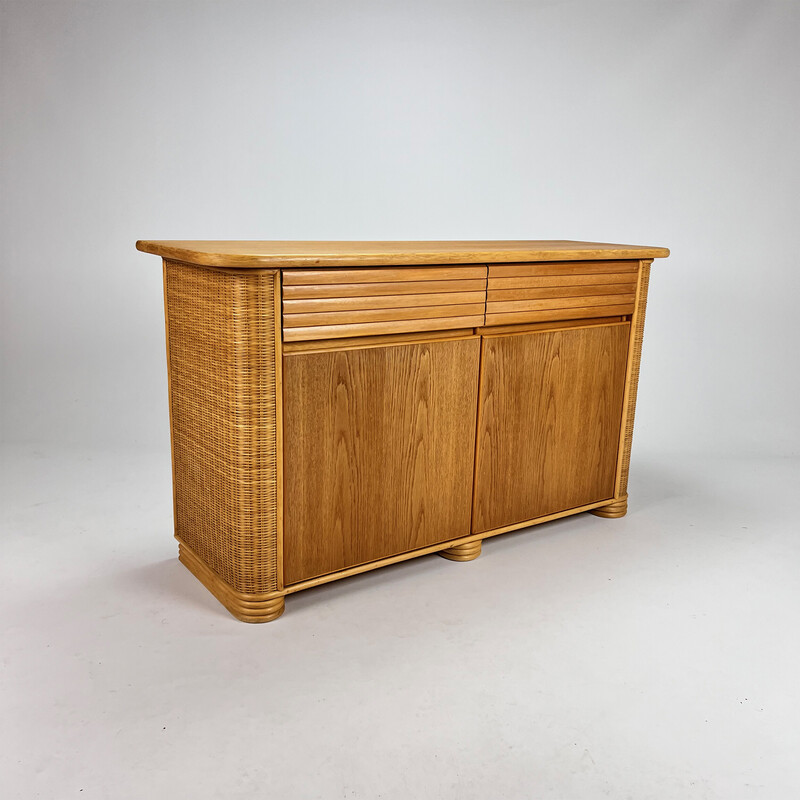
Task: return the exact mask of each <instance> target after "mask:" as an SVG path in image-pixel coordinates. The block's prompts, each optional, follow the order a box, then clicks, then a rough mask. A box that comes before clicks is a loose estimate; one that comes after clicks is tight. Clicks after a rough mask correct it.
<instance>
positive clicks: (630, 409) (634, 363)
mask: <svg viewBox="0 0 800 800" xmlns="http://www.w3.org/2000/svg"><path fill="white" fill-rule="evenodd" d="M650 263H651V262H650V261H643V262H642V265H641V272H640V276H639V290H638V294H637V298H636V313H635V315H634V320H633V339H632V341H631V347H632V348H633V350H632V354H631V374H630V377H629V379H628V381H629V389H628V404H627V408H626V410H625V430H624V432H623V434H622V435H623V445H622V460H621V464H620V472H619V485H618V487H617V492H616V494H617V497H626V496H627V494H628V472H629V470H630V465H631V445H632V443H633V420H634V416H635V415H636V395H637V392H638V388H639V367H640V365H641V362H642V340H643V339H644V318H645V312H646V311H647V289H648V286H649V283H650Z"/></svg>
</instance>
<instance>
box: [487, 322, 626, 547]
mask: <svg viewBox="0 0 800 800" xmlns="http://www.w3.org/2000/svg"><path fill="white" fill-rule="evenodd" d="M629 331H630V325H629V324H628V323H617V324H613V325H598V326H594V327H587V328H576V329H564V330H553V331H534V332H531V333H526V334H519V335H511V336H489V337H486V339H485V342H484V350H483V361H482V364H483V367H482V376H481V407H480V422H479V425H478V441H477V464H476V485H475V501H474V516H473V532H475V533H481V532H483V531H488V530H492V529H494V528H501V527H503V526H506V525H513V524H515V523H518V522H522V521H524V520H532V519H536V518H537V517H541V516H546V515H549V514H555V513H558V512H560V511H564V510H567V509H570V508H577V507H579V506H583V505H588V504H591V503H595V502H598V501H600V500H604V499H606V498H611V497H613V495H614V483H615V479H616V467H617V454H618V449H619V440H620V428H621V419H622V397H623V391H624V387H625V367H626V361H627V358H626V357H627V350H628V336H629Z"/></svg>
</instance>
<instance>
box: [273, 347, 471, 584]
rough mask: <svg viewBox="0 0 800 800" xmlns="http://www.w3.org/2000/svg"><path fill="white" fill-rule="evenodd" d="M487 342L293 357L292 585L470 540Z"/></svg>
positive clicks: (288, 406) (289, 450) (289, 362)
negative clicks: (480, 388)
mask: <svg viewBox="0 0 800 800" xmlns="http://www.w3.org/2000/svg"><path fill="white" fill-rule="evenodd" d="M479 359H480V341H479V339H477V338H470V339H461V340H455V341H441V342H425V343H414V344H406V345H393V346H383V347H372V348H364V349H357V350H344V351H342V350H336V351H327V352H310V353H292V354H286V355H285V356H284V362H283V392H284V548H283V552H284V575H285V580H286V583H287V584H292V583H296V582H298V581H302V580H306V579H308V578H313V577H316V576H318V575H323V574H327V573H330V572H335V571H337V570H341V569H346V568H347V567H352V566H355V565H357V564H363V563H366V562H369V561H374V560H376V559H379V558H384V557H388V556H392V555H396V554H399V553H404V552H408V551H409V550H413V549H416V548H420V547H425V546H428V545H431V544H435V543H437V542H443V541H448V540H450V539H455V538H458V537H460V536H467V535H468V534H469V532H470V516H471V504H472V485H473V465H474V452H475V427H476V414H477V405H478V399H477V393H478V377H479Z"/></svg>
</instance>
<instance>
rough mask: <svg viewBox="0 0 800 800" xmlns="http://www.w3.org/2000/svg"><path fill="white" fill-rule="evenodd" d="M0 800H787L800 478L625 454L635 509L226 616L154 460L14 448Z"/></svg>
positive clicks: (798, 693) (7, 501)
mask: <svg viewBox="0 0 800 800" xmlns="http://www.w3.org/2000/svg"><path fill="white" fill-rule="evenodd" d="M4 455H5V458H4V474H3V477H2V526H3V529H2V536H1V538H0V543H1V544H2V559H1V560H0V579H1V580H2V605H1V606H0V624H1V626H2V627H1V628H0V631H1V635H2V639H1V640H0V659H1V660H0V693H1V694H0V699H1V701H2V708H0V774H1V775H2V776H3V777H2V785H3V788H2V791H1V792H0V793H1V794H2V796H3V797H4V798H8V800H11V799H12V798H24V800H28V799H29V798H47V800H60V798H71V797H75V798H78V797H80V798H87V799H88V798H101V799H102V800H117V798H131V799H132V800H134V799H135V800H141V799H142V798H156V799H157V800H158V799H160V798H192V800H203V799H204V798H224V799H225V800H231V799H236V798H276V800H277V798H280V800H294V798H297V799H298V800H308V799H310V798H324V799H325V800H327V799H328V798H366V799H367V800H375V798H399V799H400V800H409V799H412V798H413V799H414V800H417V799H419V798H448V799H449V798H458V799H459V800H468V799H469V798H479V799H480V800H487V799H491V800H494V799H495V798H521V799H522V798H525V799H527V798H537V799H538V798H558V799H559V800H571V799H572V798H581V799H582V798H604V797H611V798H635V800H645V799H646V798H664V799H665V800H666V799H669V800H671V799H672V798H721V799H723V800H738V798H764V799H765V800H784V798H785V800H795V799H796V798H797V797H798V796H800V757H798V753H800V722H799V720H800V680H799V679H798V676H800V633H799V632H798V627H799V626H798V616H799V612H800V570H799V569H798V565H800V536H799V535H798V533H799V528H800V523H798V511H797V504H798V500H799V499H800V492H798V487H799V486H800V461H797V460H794V461H790V460H750V459H743V460H733V461H732V460H725V459H717V460H714V459H699V458H697V457H689V458H685V457H677V456H669V457H666V456H659V457H657V458H656V457H654V456H652V455H651V456H648V457H644V456H640V457H639V458H637V459H635V460H634V466H633V472H632V480H631V487H630V492H631V511H630V513H629V514H628V516H627V517H626V518H624V519H622V520H616V521H612V520H602V519H599V518H597V517H594V516H590V515H581V516H579V517H575V518H572V519H566V520H561V521H558V522H554V523H550V524H547V525H544V526H541V527H539V528H536V529H532V530H528V531H526V532H520V533H513V534H508V535H505V536H500V537H497V538H495V539H492V540H489V541H488V542H487V543H486V544H485V545H484V551H483V555H482V556H481V558H479V559H478V560H477V561H474V562H471V563H466V564H457V563H453V562H449V561H445V560H444V559H441V558H438V557H436V556H426V557H423V558H420V559H417V560H414V561H410V562H407V563H404V564H400V565H397V566H394V567H390V568H388V569H384V570H380V571H377V572H374V573H370V574H366V575H362V576H359V577H356V578H352V579H350V580H347V581H342V582H339V583H336V584H331V585H328V586H325V587H321V588H318V589H314V590H311V591H308V592H305V593H302V594H298V595H294V596H292V597H290V598H289V599H288V601H287V606H286V613H285V615H284V616H283V617H282V618H281V619H279V620H277V621H276V622H273V623H269V624H267V625H246V624H242V623H239V622H236V621H235V620H234V619H233V618H231V617H230V616H228V614H227V612H225V611H224V610H223V609H222V608H221V607H220V606H219V605H218V604H217V603H216V601H215V600H214V599H213V598H212V597H211V596H210V595H209V594H207V592H206V590H205V589H204V588H202V586H200V584H199V583H197V581H196V580H195V579H194V578H193V577H192V576H191V575H190V574H189V573H188V572H187V571H186V570H185V569H184V568H183V567H182V566H181V565H180V564H179V563H178V561H177V560H176V545H175V542H174V541H173V540H172V538H171V529H170V526H171V496H170V488H169V485H170V484H169V482H170V472H169V470H170V468H169V459H168V455H166V454H165V453H163V452H161V453H156V454H150V455H147V454H144V455H142V454H131V453H109V452H106V453H79V452H67V451H53V450H49V449H46V448H45V449H41V450H34V449H31V448H14V449H7V450H6V451H5V452H4Z"/></svg>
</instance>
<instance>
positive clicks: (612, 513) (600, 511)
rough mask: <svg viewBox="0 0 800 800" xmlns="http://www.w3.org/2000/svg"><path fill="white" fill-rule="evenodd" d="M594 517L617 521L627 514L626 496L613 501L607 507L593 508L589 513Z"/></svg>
mask: <svg viewBox="0 0 800 800" xmlns="http://www.w3.org/2000/svg"><path fill="white" fill-rule="evenodd" d="M590 513H592V514H594V515H595V516H596V517H605V519H618V518H619V517H624V516H625V515H626V514H627V513H628V495H625V497H622V498H620V499H619V500H615V501H614V502H613V503H610V504H609V505H607V506H600V508H593V509H592V511H591V512H590Z"/></svg>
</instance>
